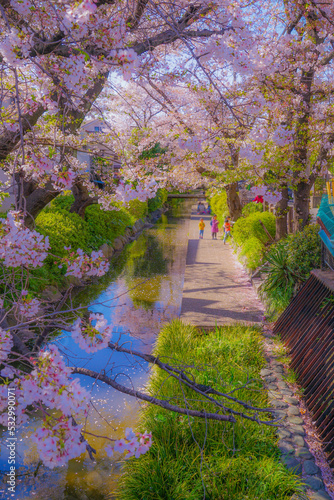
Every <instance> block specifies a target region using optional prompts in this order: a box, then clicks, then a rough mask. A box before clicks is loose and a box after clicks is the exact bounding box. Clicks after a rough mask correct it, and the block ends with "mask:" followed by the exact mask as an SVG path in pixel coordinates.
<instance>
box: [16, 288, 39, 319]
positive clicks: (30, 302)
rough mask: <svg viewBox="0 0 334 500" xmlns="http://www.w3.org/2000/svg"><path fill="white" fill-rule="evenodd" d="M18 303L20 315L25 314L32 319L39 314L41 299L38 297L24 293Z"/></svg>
mask: <svg viewBox="0 0 334 500" xmlns="http://www.w3.org/2000/svg"><path fill="white" fill-rule="evenodd" d="M16 305H17V308H18V312H19V315H20V316H23V317H24V318H28V319H30V318H33V317H34V316H36V315H37V314H38V310H39V307H40V301H39V300H38V299H32V298H29V297H25V296H24V295H23V294H22V297H21V300H20V301H19V302H16Z"/></svg>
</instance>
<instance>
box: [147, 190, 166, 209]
mask: <svg viewBox="0 0 334 500" xmlns="http://www.w3.org/2000/svg"><path fill="white" fill-rule="evenodd" d="M167 195H168V191H167V189H161V188H159V189H158V191H157V194H156V196H155V198H150V199H149V200H148V202H147V205H148V212H149V213H151V212H154V211H155V210H157V209H158V208H160V207H162V205H164V203H166V201H167Z"/></svg>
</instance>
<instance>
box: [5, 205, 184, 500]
mask: <svg viewBox="0 0 334 500" xmlns="http://www.w3.org/2000/svg"><path fill="white" fill-rule="evenodd" d="M190 204H191V203H189V202H188V203H187V204H186V205H181V206H179V207H178V213H175V210H174V211H173V212H170V213H167V214H166V215H163V216H162V217H161V219H160V221H159V222H158V223H157V224H156V225H155V226H154V227H153V228H151V229H148V230H145V231H144V233H143V234H141V235H140V236H139V237H138V239H137V240H135V241H134V242H133V243H131V244H129V245H128V246H127V247H126V248H125V249H124V250H123V252H122V253H121V255H119V256H118V257H117V258H115V259H114V260H113V261H112V266H111V270H110V271H109V273H108V274H107V275H106V276H104V277H103V278H102V279H100V280H99V282H98V283H97V284H95V285H90V286H88V287H87V288H85V289H84V290H82V291H81V292H80V293H79V294H78V295H77V296H76V298H75V301H76V303H77V304H78V303H81V304H83V305H87V306H88V309H89V311H93V312H100V313H103V314H104V316H105V317H106V318H107V319H108V323H109V324H112V325H113V339H112V340H113V341H119V342H120V343H122V344H123V345H124V346H125V347H128V348H129V347H132V348H133V349H136V350H139V351H141V352H145V353H149V352H151V350H152V345H153V343H154V341H155V339H156V336H157V334H158V332H159V330H160V329H161V327H162V326H163V324H164V323H166V322H168V321H170V320H172V319H173V318H175V317H177V316H179V313H180V307H181V299H182V287H183V277H184V269H185V258H186V248H187V224H188V221H187V219H186V218H184V217H185V214H187V213H188V212H189V205H190ZM184 211H185V212H184ZM54 342H55V343H56V344H57V345H58V347H59V349H61V351H62V352H63V353H64V355H65V356H66V358H67V362H68V364H69V365H70V366H80V367H85V368H89V369H91V370H94V371H97V372H100V371H101V370H104V371H105V373H106V374H107V375H108V376H110V377H115V376H116V377H117V382H119V383H121V384H123V385H127V386H128V387H133V388H135V389H141V388H143V387H144V386H145V384H146V382H147V379H148V375H149V366H148V364H147V363H146V362H144V361H142V360H136V359H134V358H133V357H132V356H129V355H125V354H123V353H119V352H114V351H111V350H110V349H109V348H107V349H103V350H101V351H99V352H98V353H95V354H87V353H86V352H84V351H82V350H81V349H80V348H79V347H78V345H77V344H76V343H75V342H74V341H73V339H72V338H71V335H70V334H69V333H68V332H63V333H62V335H61V336H59V337H58V338H56V339H54ZM79 378H80V381H81V384H82V385H83V386H85V387H86V388H87V389H89V390H91V391H92V396H93V397H92V402H93V408H92V411H91V412H90V415H89V418H88V421H87V427H86V428H87V430H88V431H89V432H91V433H92V434H95V435H97V436H109V437H113V438H115V437H116V438H117V437H122V435H123V434H124V429H125V428H126V427H133V428H135V427H136V424H137V421H138V410H139V408H140V402H137V401H136V400H135V399H134V398H132V397H131V396H127V395H124V394H121V393H119V392H117V391H115V390H114V389H112V388H110V387H107V386H106V385H105V384H103V383H101V382H100V381H98V382H95V381H94V380H92V379H91V378H90V377H87V376H79ZM39 422H40V418H39V415H38V414H36V417H35V421H33V422H31V423H30V425H29V426H26V427H24V428H22V429H21V430H20V433H19V434H20V435H19V436H18V448H17V451H18V452H19V457H18V463H17V467H19V466H20V474H21V476H20V477H19V478H18V482H17V492H16V496H15V498H16V499H27V500H28V499H29V500H30V499H33V498H38V499H40V500H53V499H54V500H60V499H66V500H70V499H71V500H74V499H80V500H84V499H85V500H86V499H87V500H88V499H89V500H100V499H101V500H105V499H111V498H115V497H114V495H113V491H115V487H116V484H117V479H118V477H119V474H120V470H121V460H120V459H119V458H117V457H115V458H113V459H110V458H108V457H107V456H106V455H105V454H104V452H103V450H102V449H103V447H104V444H105V443H106V441H105V439H103V438H99V437H93V436H90V437H89V438H88V441H89V443H90V444H91V445H92V446H93V447H94V448H96V449H97V451H98V454H97V457H96V461H95V462H92V461H91V460H90V459H89V457H88V455H87V454H83V455H82V456H81V457H79V458H78V459H75V460H71V461H70V463H69V464H68V466H66V467H59V468H57V469H53V470H52V471H50V470H49V469H47V468H45V467H44V466H43V465H40V466H38V457H37V454H36V450H35V449H34V447H33V446H31V443H30V440H29V438H28V436H29V433H31V432H32V430H33V429H34V428H35V427H36V425H38V424H39ZM7 456H8V455H7V450H6V449H4V447H2V449H1V454H0V460H1V462H0V469H1V470H2V471H6V463H7ZM33 471H35V473H36V475H34V474H33ZM0 489H1V486H0ZM0 498H2V497H1V493H0ZM4 498H10V497H6V496H5V497H4Z"/></svg>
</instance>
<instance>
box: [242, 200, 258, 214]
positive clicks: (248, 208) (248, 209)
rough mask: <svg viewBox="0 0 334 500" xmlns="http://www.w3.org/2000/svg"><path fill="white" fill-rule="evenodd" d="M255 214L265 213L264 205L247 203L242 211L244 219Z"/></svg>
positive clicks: (253, 202)
mask: <svg viewBox="0 0 334 500" xmlns="http://www.w3.org/2000/svg"><path fill="white" fill-rule="evenodd" d="M254 212H263V203H256V202H255V201H251V202H250V203H247V205H245V206H244V207H243V209H242V215H243V216H244V217H248V215H250V214H253V213H254Z"/></svg>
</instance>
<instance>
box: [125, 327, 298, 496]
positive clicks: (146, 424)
mask: <svg viewBox="0 0 334 500" xmlns="http://www.w3.org/2000/svg"><path fill="white" fill-rule="evenodd" d="M155 354H156V355H159V357H160V358H164V357H167V358H168V360H169V363H171V362H172V361H171V358H172V359H173V360H178V364H179V365H180V364H182V365H183V366H184V365H187V366H189V368H188V369H187V371H188V375H189V373H191V374H192V375H193V376H194V377H195V378H196V381H197V382H198V383H201V384H206V385H208V384H209V385H211V386H213V387H215V388H216V389H218V390H221V391H223V392H228V391H231V390H233V389H234V390H235V389H236V392H234V394H233V395H234V396H235V397H237V398H239V399H243V400H244V401H248V402H252V404H254V405H256V406H261V407H265V406H266V405H267V397H266V393H265V392H264V391H263V390H262V388H261V384H260V382H259V381H255V382H254V383H252V387H251V388H247V389H246V388H241V387H242V386H243V385H244V384H245V382H246V381H247V377H249V378H257V379H258V378H259V371H260V369H261V368H262V367H263V366H264V365H265V360H264V357H263V354H262V348H261V338H260V334H259V331H258V330H257V329H256V328H251V327H244V326H231V327H224V328H218V329H217V330H216V331H215V332H213V333H211V334H208V335H204V334H201V333H199V332H198V331H196V330H195V329H194V328H193V327H192V326H187V325H184V324H182V323H181V322H179V321H175V322H173V323H172V324H170V325H168V326H166V327H165V328H164V329H163V330H162V332H161V333H160V335H159V339H158V342H157V345H156V348H155ZM165 359H166V358H165ZM174 362H175V361H174ZM194 366H196V367H197V368H193V367H194ZM153 370H154V371H153V374H152V376H151V380H150V383H149V392H150V393H151V394H152V395H156V396H158V397H159V398H164V399H167V398H171V402H172V403H173V404H179V405H182V406H183V407H184V405H185V403H184V396H186V397H187V398H188V405H189V407H192V408H197V409H203V408H204V407H205V408H206V409H207V410H209V409H210V408H209V406H208V404H207V403H205V404H204V403H203V402H201V401H199V398H198V395H195V396H194V394H192V396H190V393H189V392H188V391H187V390H186V388H182V389H181V388H180V385H179V383H178V382H177V381H176V380H175V379H170V378H167V377H166V374H163V373H161V372H160V371H158V370H157V369H156V368H154V369H153ZM190 397H192V398H193V399H192V401H190V399H189V398H190ZM233 404H234V409H238V410H239V411H240V406H238V405H237V404H236V403H233ZM212 410H213V407H211V411H212ZM140 425H141V427H142V428H143V429H144V430H145V429H148V430H150V431H151V432H152V434H153V445H152V448H151V449H150V451H149V452H148V453H147V454H146V455H144V456H142V457H141V458H140V459H130V460H129V461H127V462H126V463H125V466H124V475H123V477H122V480H121V482H120V486H119V493H118V497H117V498H118V499H119V500H138V499H141V500H158V499H159V500H160V499H161V500H162V499H166V500H202V499H203V496H204V490H205V498H206V499H207V500H208V499H212V500H213V499H215V500H218V499H219V500H232V499H233V500H246V499H248V500H253V499H254V500H255V499H257V500H272V499H279V500H284V499H290V498H291V496H292V495H293V493H294V492H295V491H296V490H297V489H298V479H297V478H296V477H295V476H293V475H292V474H291V473H290V472H288V471H287V470H286V469H285V468H284V467H283V465H282V464H281V463H280V461H279V451H278V449H277V447H276V441H277V439H276V435H275V430H274V429H273V428H272V427H267V426H264V425H262V426H260V425H258V424H257V423H255V422H252V421H249V420H245V419H241V418H240V419H238V421H237V423H236V424H234V425H233V424H231V423H222V422H217V421H209V422H207V423H206V422H205V420H202V419H193V418H190V419H188V418H187V417H186V416H180V415H178V414H176V413H171V412H168V411H166V410H163V409H161V408H159V407H154V406H147V407H145V408H144V409H143V410H142V416H141V424H140Z"/></svg>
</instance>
